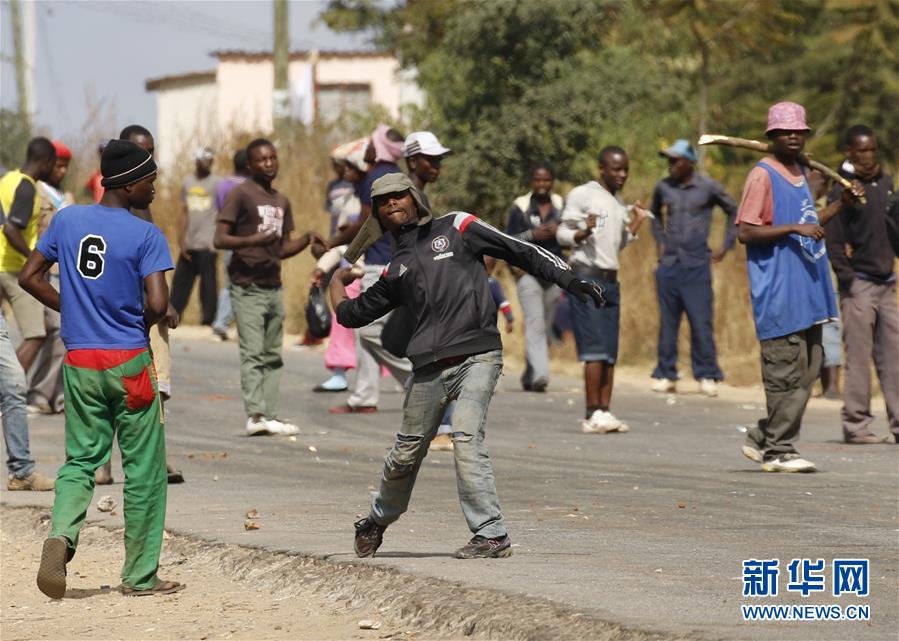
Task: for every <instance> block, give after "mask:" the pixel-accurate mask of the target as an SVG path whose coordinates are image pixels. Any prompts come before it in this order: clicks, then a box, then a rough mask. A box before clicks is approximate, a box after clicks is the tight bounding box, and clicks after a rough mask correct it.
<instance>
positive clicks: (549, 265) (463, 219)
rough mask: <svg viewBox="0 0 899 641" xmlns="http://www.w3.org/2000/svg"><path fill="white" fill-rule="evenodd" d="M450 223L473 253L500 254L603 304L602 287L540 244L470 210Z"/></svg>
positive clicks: (570, 290)
mask: <svg viewBox="0 0 899 641" xmlns="http://www.w3.org/2000/svg"><path fill="white" fill-rule="evenodd" d="M453 225H454V226H455V227H456V229H458V230H459V233H460V234H462V238H463V239H464V240H465V242H466V243H467V244H468V247H469V248H470V249H471V250H472V251H473V252H474V253H475V254H479V255H487V256H494V257H495V258H501V259H503V260H504V261H506V262H507V263H509V264H510V265H515V266H516V267H520V268H521V269H523V270H525V271H526V272H528V273H529V274H533V275H534V276H537V277H538V278H542V279H543V280H548V281H550V282H553V283H556V284H557V285H558V286H559V287H561V288H562V289H564V290H565V291H567V292H568V293H570V294H572V295H573V296H575V297H577V299H578V300H580V301H581V302H584V303H586V302H587V299H588V298H592V299H593V301H594V302H595V303H596V305H604V304H605V297H604V296H603V291H602V287H600V286H599V285H597V284H595V283H589V282H587V281H582V280H580V279H578V278H575V276H574V274H573V273H572V271H571V268H569V267H568V265H567V264H566V263H565V261H564V260H562V259H561V258H559V257H558V256H556V255H555V254H553V253H552V252H550V251H548V250H546V249H544V248H543V247H540V246H538V245H534V244H532V243H528V242H525V241H523V240H519V239H518V238H515V237H513V236H509V235H508V234H504V233H503V232H501V231H499V230H498V229H496V228H495V227H492V226H491V225H488V224H487V223H485V222H484V221H482V220H480V219H479V218H477V217H476V216H472V215H471V214H458V215H457V216H456V219H455V221H454V222H453Z"/></svg>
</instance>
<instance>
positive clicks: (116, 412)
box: [50, 349, 168, 590]
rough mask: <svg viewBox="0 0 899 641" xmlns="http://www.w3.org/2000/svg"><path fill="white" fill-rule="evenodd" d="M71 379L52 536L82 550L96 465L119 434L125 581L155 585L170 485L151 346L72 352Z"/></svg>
mask: <svg viewBox="0 0 899 641" xmlns="http://www.w3.org/2000/svg"><path fill="white" fill-rule="evenodd" d="M125 359H127V360H125ZM63 381H64V385H65V402H66V462H65V464H64V465H63V466H62V468H60V470H59V476H58V478H57V479H56V501H55V502H54V504H53V516H52V521H51V530H50V536H63V537H65V538H66V539H67V540H68V542H69V548H70V555H73V554H74V552H75V548H76V547H77V546H78V535H79V533H80V532H81V528H82V526H83V525H84V519H85V517H86V515H87V510H88V508H89V507H90V504H91V499H92V498H93V495H94V471H95V470H96V469H97V468H98V467H100V466H101V465H103V464H105V463H106V462H107V461H109V457H110V455H111V454H112V442H113V438H114V437H117V438H118V442H119V450H120V451H121V453H122V469H123V471H124V473H125V488H124V492H123V494H124V501H125V506H124V515H125V565H124V567H123V568H122V585H124V586H126V587H129V588H133V589H136V590H144V589H148V588H152V587H153V586H154V585H155V584H156V570H157V568H158V566H159V553H160V549H161V547H162V530H163V526H164V525H165V502H166V492H167V488H168V486H167V484H166V467H165V438H164V431H163V423H162V413H161V408H160V403H159V393H158V388H157V384H156V376H155V374H154V373H153V364H152V361H151V359H150V352H149V351H148V350H146V349H144V350H76V351H74V352H69V353H68V354H67V356H66V363H65V365H64V368H63Z"/></svg>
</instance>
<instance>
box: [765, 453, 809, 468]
mask: <svg viewBox="0 0 899 641" xmlns="http://www.w3.org/2000/svg"><path fill="white" fill-rule="evenodd" d="M816 470H817V468H816V467H815V464H814V463H812V462H811V461H806V460H805V459H804V458H802V457H801V456H799V455H798V454H784V455H783V456H780V457H778V458H776V459H772V460H770V461H768V462H766V463H762V472H815V471H816Z"/></svg>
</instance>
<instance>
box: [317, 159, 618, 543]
mask: <svg viewBox="0 0 899 641" xmlns="http://www.w3.org/2000/svg"><path fill="white" fill-rule="evenodd" d="M371 198H372V203H373V205H372V207H373V208H372V216H375V217H376V218H375V220H376V221H377V223H378V224H379V225H380V226H381V227H382V228H383V229H384V230H385V231H387V232H390V235H391V237H392V238H393V239H394V241H395V242H396V252H395V254H394V256H393V259H392V260H391V262H390V265H388V267H387V269H386V271H385V272H384V274H383V275H382V276H381V277H380V278H379V279H378V281H377V282H376V283H375V284H373V285H372V286H371V287H369V288H368V289H367V290H366V291H364V292H363V293H362V294H361V295H360V296H359V297H358V298H355V299H352V300H351V299H349V298H347V296H346V292H345V284H346V283H347V282H350V281H351V280H352V279H353V278H354V277H355V276H353V275H352V272H351V271H350V270H349V269H348V268H344V269H341V270H340V271H338V272H337V273H336V274H335V276H334V278H332V279H331V286H330V287H331V289H330V297H331V303H332V305H333V306H334V309H335V311H336V313H337V320H338V321H340V323H341V324H342V325H344V326H346V327H361V326H364V325H366V324H368V323H370V322H372V321H373V320H375V319H377V318H379V317H381V316H383V315H385V314H387V313H389V312H390V311H391V310H394V309H398V308H399V309H401V310H402V313H403V314H404V316H405V317H406V318H408V319H409V320H410V323H409V333H408V334H407V335H406V336H405V338H406V339H407V341H406V344H405V345H404V352H405V353H406V355H407V356H408V357H409V358H410V359H411V361H412V363H413V366H414V373H413V375H412V379H411V384H410V385H409V388H408V390H407V392H406V400H405V403H404V405H403V425H402V427H401V428H400V432H399V434H397V437H396V442H395V444H394V446H393V449H392V450H391V451H390V453H389V454H388V455H387V458H386V460H385V461H384V468H383V473H382V477H381V482H380V487H379V488H378V491H377V493H376V494H375V496H374V498H373V500H372V504H371V511H370V513H369V515H368V517H366V518H364V519H362V520H360V521H358V522H357V523H356V525H355V528H356V534H355V543H354V547H355V550H356V554H357V555H358V556H360V557H370V556H374V554H375V553H376V552H377V550H378V548H379V547H380V545H381V542H382V540H383V535H384V531H385V530H386V529H387V527H388V526H389V525H390V524H391V523H393V522H395V521H396V520H397V519H399V518H400V516H401V515H402V514H403V513H404V512H405V511H406V509H407V508H408V506H409V500H410V498H411V494H412V488H413V486H414V484H415V479H416V477H417V475H418V472H419V470H420V468H421V464H422V461H423V460H424V457H425V456H426V455H427V453H428V447H429V445H430V441H431V438H432V437H433V436H434V434H435V433H436V431H437V426H438V424H439V423H440V419H441V417H442V416H443V413H444V410H445V409H446V407H447V405H448V403H450V402H452V401H455V403H456V409H455V412H454V416H453V427H454V429H455V432H454V433H453V440H454V442H455V448H454V458H455V462H456V466H455V468H456V480H457V485H458V490H459V500H460V502H461V504H462V512H463V514H464V516H465V520H466V522H467V523H468V527H469V529H470V530H471V532H472V534H473V535H474V536H473V538H472V539H471V540H470V541H469V542H468V543H467V544H466V545H464V546H462V547H461V548H459V549H458V550H456V552H455V554H454V556H455V557H456V558H460V559H471V558H491V557H507V556H510V555H511V554H512V548H511V540H510V539H509V535H508V533H507V531H506V527H505V523H504V521H503V516H502V513H501V512H500V508H499V499H498V498H497V493H496V485H495V482H494V475H493V466H492V463H491V461H490V455H489V453H488V452H487V446H486V443H485V423H486V417H487V410H488V406H489V404H490V400H491V398H492V396H493V390H494V388H495V386H496V382H497V380H498V379H499V376H500V374H501V373H502V368H503V361H502V341H501V340H500V335H499V331H498V330H497V328H496V305H495V304H494V303H493V299H492V297H491V294H490V288H489V286H488V284H487V271H486V269H485V267H484V256H488V255H489V256H494V257H495V258H501V259H503V260H505V261H507V262H509V263H511V264H513V265H516V266H518V267H520V268H522V269H525V270H527V271H531V272H535V273H537V274H538V275H539V276H540V277H541V278H543V279H545V280H549V281H553V282H555V283H557V284H559V285H560V286H561V287H563V288H565V289H567V290H568V291H569V292H571V293H572V294H573V295H575V296H577V297H579V298H580V299H582V300H583V301H584V302H586V301H587V300H588V298H592V299H593V301H594V302H595V304H602V303H603V297H602V289H601V288H600V287H598V286H596V285H594V284H592V283H587V282H584V281H581V280H578V279H577V278H575V277H574V276H573V275H572V273H571V270H570V269H568V267H567V265H565V263H564V262H563V261H562V260H559V259H558V258H557V257H556V256H553V255H552V254H550V253H548V252H545V251H544V250H542V249H540V248H538V247H536V246H534V245H532V244H530V243H526V242H523V241H520V240H518V239H516V238H512V237H511V236H507V235H505V234H503V233H501V232H499V231H497V230H496V229H494V228H493V227H491V226H490V225H487V224H486V223H484V222H482V221H480V220H479V219H478V218H476V217H475V216H472V215H471V214H467V213H464V212H452V213H449V214H447V215H445V216H442V217H440V218H437V219H433V218H432V217H431V212H430V210H429V208H428V207H427V205H426V203H425V200H424V198H422V196H421V193H420V192H419V190H418V189H417V188H416V187H415V185H414V184H413V183H412V180H411V179H410V178H409V177H408V176H405V175H403V174H389V175H386V176H383V177H381V178H379V179H378V180H377V181H375V183H374V184H373V185H372V190H371ZM368 224H371V223H368ZM345 279H346V280H345Z"/></svg>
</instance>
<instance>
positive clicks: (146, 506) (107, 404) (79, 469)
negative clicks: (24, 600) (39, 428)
mask: <svg viewBox="0 0 899 641" xmlns="http://www.w3.org/2000/svg"><path fill="white" fill-rule="evenodd" d="M100 168H101V172H102V174H103V181H102V185H103V187H104V188H105V190H106V191H105V193H104V195H103V198H102V200H101V201H100V203H99V204H97V205H91V206H72V207H67V208H65V209H63V210H62V211H60V212H59V213H58V214H57V215H56V216H54V218H53V220H52V222H51V223H50V227H49V228H48V229H47V231H46V232H45V233H44V235H43V236H42V237H41V239H40V240H39V242H38V244H37V247H36V248H35V249H36V251H34V252H32V254H31V255H30V256H29V258H28V261H27V262H26V263H25V266H24V268H23V269H22V275H21V277H20V279H19V282H20V284H21V286H22V287H23V288H24V289H25V290H26V291H27V292H29V293H30V294H31V295H32V296H34V297H35V298H37V299H38V300H39V301H41V302H42V303H43V304H44V305H46V306H48V307H50V308H51V309H54V310H56V311H59V312H60V314H61V325H62V327H61V331H60V334H61V336H62V340H63V342H64V343H65V346H66V349H67V350H68V351H67V354H66V360H65V365H64V380H65V400H66V463H65V465H63V466H62V468H61V469H60V471H59V476H58V478H57V481H56V501H55V503H54V505H53V515H52V519H51V528H50V536H49V538H48V539H47V540H46V541H45V542H44V547H43V553H42V555H41V565H40V569H39V570H38V576H37V585H38V588H39V589H40V590H41V592H43V593H44V594H46V595H47V596H49V597H51V598H57V599H58V598H62V597H63V596H64V595H65V590H66V564H67V563H68V562H69V561H70V560H71V559H72V557H73V556H74V554H75V549H76V547H77V545H78V535H79V533H80V531H81V527H82V526H83V524H84V519H85V514H86V512H87V508H88V506H89V505H90V502H91V498H92V496H93V491H94V471H95V470H96V469H97V468H98V467H100V466H101V465H103V464H104V463H106V462H107V461H108V460H109V456H110V454H111V453H112V441H113V437H114V436H115V437H117V439H118V442H119V449H120V450H121V453H122V467H123V469H124V471H125V489H124V495H125V564H124V567H123V568H122V592H123V593H124V594H126V595H142V594H160V593H162V594H168V593H171V592H176V591H178V590H180V589H182V588H183V587H184V586H183V585H181V584H179V583H176V582H173V581H163V580H161V579H159V578H158V577H157V575H156V571H157V569H158V567H159V552H160V548H161V546H162V530H163V525H164V522H165V504H166V487H167V486H166V467H165V440H164V433H163V419H162V412H161V409H160V402H159V391H158V386H157V383H156V376H155V373H154V371H153V364H152V360H151V358H150V352H149V349H148V338H147V332H148V329H149V327H150V326H152V325H153V324H154V323H156V322H158V321H159V320H161V319H162V318H163V317H164V316H165V314H166V311H167V309H168V296H169V293H168V286H167V285H166V281H165V272H166V271H168V270H170V269H172V257H171V255H170V253H169V249H168V244H167V243H166V240H165V237H164V236H163V235H162V232H161V231H160V230H159V228H158V227H156V226H155V225H153V224H152V223H148V222H146V221H143V220H141V219H140V218H137V217H136V216H134V215H132V214H131V212H130V210H129V208H138V209H144V208H146V207H147V206H148V205H149V204H150V202H151V201H152V200H153V196H154V194H155V190H154V188H153V181H154V180H155V179H156V164H155V163H154V162H153V157H152V155H151V154H150V153H149V152H148V151H146V150H144V149H142V148H141V147H139V146H138V145H136V144H134V143H132V142H129V141H125V140H112V141H110V142H109V144H108V145H107V146H106V149H105V150H104V152H103V156H102V158H101V161H100ZM54 263H58V264H59V269H60V283H61V288H60V291H61V292H62V294H60V293H59V292H57V291H56V290H55V289H54V288H53V287H52V286H51V285H50V283H49V282H48V281H47V280H46V274H47V271H48V270H49V269H50V268H51V267H52V266H53V264H54ZM145 294H146V303H145V302H144V298H145Z"/></svg>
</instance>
